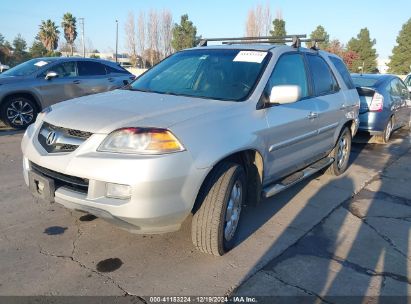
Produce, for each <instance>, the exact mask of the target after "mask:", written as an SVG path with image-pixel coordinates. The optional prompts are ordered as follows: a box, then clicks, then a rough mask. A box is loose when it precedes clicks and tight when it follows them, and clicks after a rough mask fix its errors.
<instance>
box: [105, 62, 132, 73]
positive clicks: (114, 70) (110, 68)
mask: <svg viewBox="0 0 411 304" xmlns="http://www.w3.org/2000/svg"><path fill="white" fill-rule="evenodd" d="M105 67H106V71H107V74H111V73H113V74H130V72H128V71H127V70H126V69H124V68H122V67H121V66H115V67H113V66H110V65H107V64H105Z"/></svg>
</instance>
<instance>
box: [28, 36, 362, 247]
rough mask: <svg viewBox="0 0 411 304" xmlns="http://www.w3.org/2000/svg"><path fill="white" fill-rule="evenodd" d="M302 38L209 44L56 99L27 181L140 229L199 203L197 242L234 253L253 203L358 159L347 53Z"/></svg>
mask: <svg viewBox="0 0 411 304" xmlns="http://www.w3.org/2000/svg"><path fill="white" fill-rule="evenodd" d="M260 39H261V38H260ZM268 42H269V41H268ZM298 43H299V40H298V39H295V40H294V43H293V45H292V46H287V45H270V44H233V45H221V46H199V47H196V48H193V49H188V50H184V51H181V52H178V53H176V54H174V55H172V56H170V57H169V58H167V59H165V60H164V61H162V62H161V63H159V64H158V65H156V66H154V67H153V68H152V69H150V70H148V71H147V72H146V73H145V74H143V75H142V76H140V77H139V78H138V79H137V80H136V81H135V82H133V83H132V84H131V85H130V86H129V87H128V88H127V89H122V90H116V91H112V92H108V93H105V94H99V95H94V96H87V97H82V98H78V99H75V100H71V101H69V102H62V103H59V104H57V105H54V106H52V107H50V108H47V109H46V110H44V111H43V112H42V113H41V114H39V116H38V118H37V121H36V122H35V124H33V125H31V126H30V127H29V128H28V129H27V130H26V133H25V135H24V137H23V140H22V150H23V154H24V161H23V162H24V163H23V167H24V178H25V181H26V183H27V185H29V187H30V189H31V191H32V193H33V194H34V195H35V196H37V197H40V198H42V199H44V200H48V201H55V202H57V203H60V204H62V205H64V206H66V207H67V208H70V209H77V210H83V211H85V212H89V213H91V214H94V215H96V216H98V217H101V218H104V219H106V220H108V221H111V222H113V223H116V224H117V225H119V226H120V227H122V228H125V229H127V230H129V231H132V232H135V233H164V232H170V231H175V230H178V229H179V228H180V225H181V223H182V222H183V221H184V219H185V218H186V217H187V216H188V215H189V214H190V213H193V214H194V216H193V220H192V240H193V243H194V245H195V246H196V247H197V248H198V249H199V250H201V251H203V252H206V253H210V254H214V255H222V254H224V252H226V251H228V250H230V249H231V248H232V247H233V246H234V244H235V243H236V235H237V234H236V231H237V227H238V224H239V220H240V215H241V210H242V207H243V206H244V204H245V203H247V204H253V203H257V201H258V200H260V198H267V197H270V196H272V195H274V194H276V193H278V192H280V191H282V190H284V189H287V188H288V187H290V186H292V185H294V184H295V183H297V182H299V181H301V180H303V179H304V178H306V177H307V176H310V175H312V174H313V173H315V172H318V171H320V170H323V169H324V170H327V172H329V173H330V174H333V175H339V174H342V173H343V172H344V171H345V170H346V168H347V166H348V159H349V155H350V149H351V137H352V136H354V134H355V133H356V131H357V127H358V110H359V96H358V94H357V91H356V89H355V87H354V86H353V84H352V80H351V77H350V74H349V73H348V71H347V69H346V67H345V65H344V63H343V62H342V60H341V59H340V58H339V57H337V56H335V55H332V54H330V53H327V52H323V51H319V50H317V49H305V48H301V47H300V46H299V45H298ZM203 45H205V43H203Z"/></svg>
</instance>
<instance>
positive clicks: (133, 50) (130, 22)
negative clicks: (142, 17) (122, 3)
mask: <svg viewBox="0 0 411 304" xmlns="http://www.w3.org/2000/svg"><path fill="white" fill-rule="evenodd" d="M134 20H135V18H134V13H133V12H129V13H128V17H127V21H126V23H125V24H124V31H125V34H126V46H127V51H128V53H129V56H130V63H131V64H132V65H133V66H134V67H135V66H136V64H137V41H136V26H135V21H134Z"/></svg>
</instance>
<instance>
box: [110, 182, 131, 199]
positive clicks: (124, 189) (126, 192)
mask: <svg viewBox="0 0 411 304" xmlns="http://www.w3.org/2000/svg"><path fill="white" fill-rule="evenodd" d="M106 197H111V198H119V199H128V198H130V197H131V187H130V186H129V185H120V184H112V183H107V184H106Z"/></svg>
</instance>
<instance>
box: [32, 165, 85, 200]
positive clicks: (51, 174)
mask: <svg viewBox="0 0 411 304" xmlns="http://www.w3.org/2000/svg"><path fill="white" fill-rule="evenodd" d="M30 167H31V169H32V170H33V171H35V172H36V173H39V174H41V175H44V176H46V177H48V178H51V179H53V180H54V184H55V187H56V189H57V188H59V187H67V188H70V189H74V190H76V191H79V192H81V193H84V194H87V191H88V184H89V180H88V179H86V178H81V177H76V176H71V175H67V174H63V173H60V172H56V171H53V170H50V169H47V168H44V167H42V166H39V165H37V164H35V163H33V162H30Z"/></svg>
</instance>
